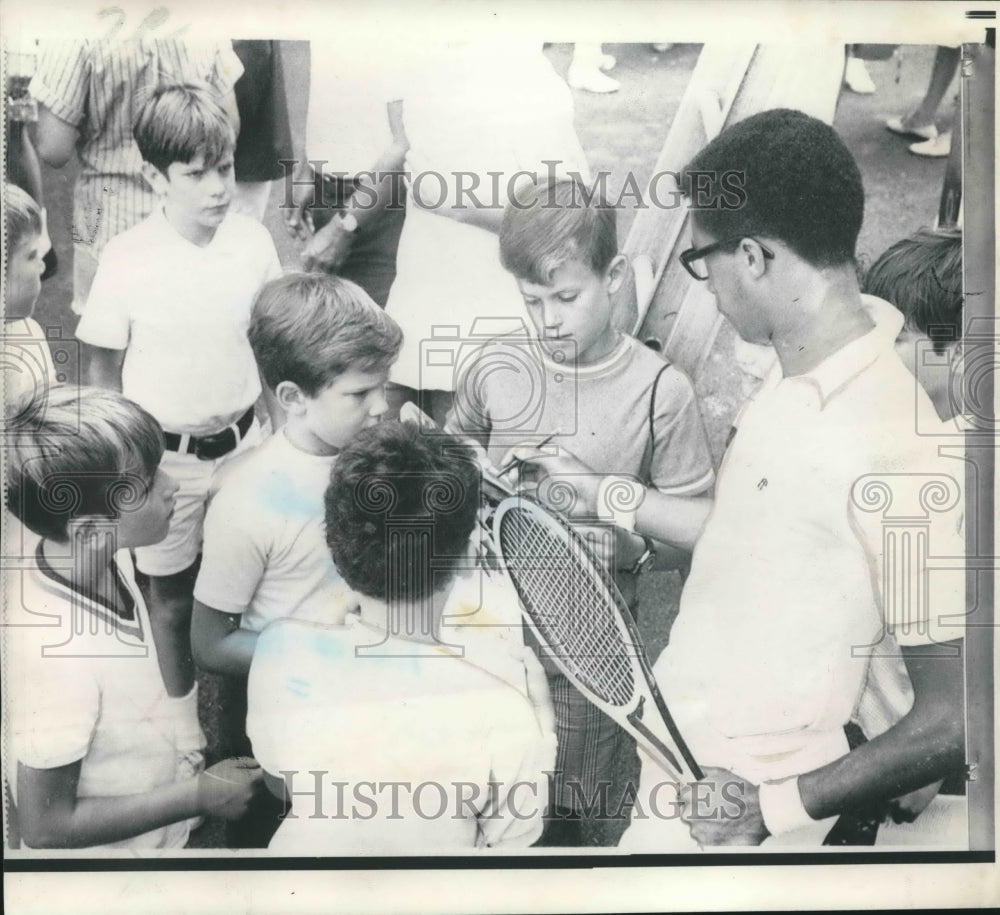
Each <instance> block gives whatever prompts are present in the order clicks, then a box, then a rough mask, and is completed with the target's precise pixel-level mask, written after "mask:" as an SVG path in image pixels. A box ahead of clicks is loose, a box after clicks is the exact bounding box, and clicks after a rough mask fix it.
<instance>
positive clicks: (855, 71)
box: [844, 45, 875, 95]
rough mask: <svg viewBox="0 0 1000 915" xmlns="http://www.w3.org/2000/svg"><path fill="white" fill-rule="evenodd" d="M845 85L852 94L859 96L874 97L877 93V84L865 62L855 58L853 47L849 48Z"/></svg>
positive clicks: (849, 46)
mask: <svg viewBox="0 0 1000 915" xmlns="http://www.w3.org/2000/svg"><path fill="white" fill-rule="evenodd" d="M844 84H845V85H846V86H847V88H848V89H850V90H851V92H854V93H857V94H858V95H872V94H874V92H875V83H874V81H873V80H872V77H871V74H870V73H869V72H868V68H867V67H866V66H865V62H864V61H863V60H862V59H861V58H860V57H855V56H854V49H853V46H851V45H848V46H847V63H846V66H845V67H844Z"/></svg>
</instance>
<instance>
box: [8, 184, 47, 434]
mask: <svg viewBox="0 0 1000 915" xmlns="http://www.w3.org/2000/svg"><path fill="white" fill-rule="evenodd" d="M4 204H5V206H4V210H5V213H4V217H5V218H4V221H5V223H6V228H7V234H6V248H7V266H6V270H5V274H4V315H3V318H4V329H3V379H4V388H3V390H4V407H5V415H9V416H11V417H14V416H16V415H17V413H19V412H20V411H21V410H22V409H24V405H25V403H26V402H28V401H32V400H33V399H34V398H35V397H36V396H37V394H38V393H39V392H40V391H43V390H44V389H45V388H47V387H48V386H49V385H50V384H52V383H54V382H55V380H56V377H55V375H56V372H55V367H54V366H53V364H52V354H51V352H50V351H49V344H48V342H47V341H46V339H45V332H44V331H43V330H42V328H41V327H40V326H39V325H38V322H37V321H36V320H35V319H34V318H32V314H33V313H34V311H35V302H36V301H37V300H38V294H39V293H40V292H41V289H42V273H43V272H44V271H45V263H44V260H43V259H44V257H45V248H46V237H45V229H44V226H43V223H42V211H41V210H40V209H39V206H38V204H37V203H36V202H35V201H34V200H33V199H32V198H31V197H30V196H29V195H28V194H27V193H26V192H25V191H23V190H21V188H19V187H18V186H17V185H15V184H7V185H5V186H4Z"/></svg>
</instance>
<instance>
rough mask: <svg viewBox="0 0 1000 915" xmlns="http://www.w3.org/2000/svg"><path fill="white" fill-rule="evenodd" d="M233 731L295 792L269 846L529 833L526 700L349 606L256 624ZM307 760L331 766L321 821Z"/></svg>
mask: <svg viewBox="0 0 1000 915" xmlns="http://www.w3.org/2000/svg"><path fill="white" fill-rule="evenodd" d="M375 646H378V650H377V652H376V653H375V654H366V653H365V652H366V651H368V650H370V649H371V648H373V647H375ZM247 734H248V735H249V736H250V740H251V742H252V744H253V751H254V756H255V758H257V759H258V760H259V761H260V763H261V765H262V766H263V767H264V769H265V771H267V772H269V773H271V774H273V775H279V774H280V773H286V774H285V775H284V777H285V779H286V784H287V782H288V779H289V777H291V779H292V789H293V791H295V792H296V794H294V795H293V798H292V812H293V814H295V816H294V818H291V817H290V818H286V820H285V821H284V823H283V824H282V826H281V827H280V828H279V829H278V832H277V834H276V835H275V837H274V839H272V841H271V844H270V846H269V849H270V851H271V852H272V853H280V854H292V855H294V854H305V855H338V854H347V855H364V854H382V855H387V854H389V855H391V854H400V855H409V854H424V855H425V854H429V853H435V852H438V853H440V852H443V851H448V850H451V851H456V852H457V851H461V850H463V849H464V850H471V849H473V848H476V847H483V846H490V847H527V846H529V845H531V843H532V842H534V841H535V839H537V838H538V836H539V834H540V832H541V814H542V812H543V811H544V809H545V805H546V799H547V782H546V777H545V775H544V773H543V771H542V769H543V765H544V763H542V760H543V759H544V758H545V750H544V741H543V738H542V734H541V731H540V729H539V726H538V723H537V721H536V719H535V715H534V711H533V709H532V707H531V704H530V702H529V701H528V700H527V699H526V698H525V697H524V696H523V695H522V694H520V693H519V692H518V691H516V690H515V689H513V688H512V687H511V686H509V685H507V684H506V683H504V682H503V681H502V680H499V679H497V678H496V677H494V676H492V675H491V674H488V673H486V672H485V671H483V670H481V669H480V668H478V667H476V666H474V665H472V664H470V663H468V662H467V661H466V660H464V659H463V658H461V657H458V656H457V655H455V654H453V653H451V652H449V651H448V650H446V649H443V648H435V647H434V646H429V645H424V644H420V643H415V642H410V641H407V640H404V639H400V638H397V637H395V636H388V637H387V636H386V633H385V632H384V631H379V630H376V629H373V628H369V627H367V626H366V625H365V624H363V623H362V622H361V621H360V620H359V619H358V618H357V617H356V616H354V615H350V616H348V617H347V619H346V620H345V623H344V625H342V626H316V625H313V624H310V623H306V622H303V621H299V620H282V621H279V622H277V623H274V624H272V625H271V626H269V627H268V628H267V629H266V630H265V631H264V632H263V633H262V634H261V636H260V639H259V640H258V643H257V650H256V652H255V654H254V659H253V664H252V666H251V669H250V680H249V687H248V714H247ZM312 771H319V772H322V773H331V775H330V776H326V775H324V778H323V779H322V784H321V786H320V797H319V803H320V805H321V812H322V814H323V817H322V818H317V817H315V816H314V813H315V804H316V802H317V799H316V797H314V796H310V795H309V792H310V791H311V790H312V789H313V788H314V785H315V782H314V776H313V775H312ZM287 773H290V775H289V774H287ZM332 773H335V775H332ZM491 782H492V783H493V785H494V786H495V787H493V788H492V789H491V788H490V787H489V786H490V783H491ZM394 786H395V787H394ZM421 786H422V787H421ZM491 791H492V793H493V799H492V800H491V798H490V793H491ZM459 792H461V796H462V797H463V798H466V799H468V803H465V804H462V803H460V802H459V801H458V800H457V798H458V797H459ZM442 805H444V806H443V807H442ZM439 811H440V812H439Z"/></svg>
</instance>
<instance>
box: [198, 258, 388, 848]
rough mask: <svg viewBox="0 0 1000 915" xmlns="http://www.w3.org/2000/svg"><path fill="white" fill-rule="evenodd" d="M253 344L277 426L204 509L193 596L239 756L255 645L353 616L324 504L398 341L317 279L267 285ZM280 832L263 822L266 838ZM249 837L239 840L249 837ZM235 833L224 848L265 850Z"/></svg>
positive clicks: (203, 662)
mask: <svg viewBox="0 0 1000 915" xmlns="http://www.w3.org/2000/svg"><path fill="white" fill-rule="evenodd" d="M249 338H250V343H251V345H252V346H253V351H254V355H255V356H256V359H257V364H258V366H259V367H260V372H261V374H262V375H263V378H264V381H265V383H266V384H267V386H268V388H269V389H270V390H271V392H272V394H273V396H274V399H275V401H276V402H277V403H278V404H279V405H280V407H281V409H282V410H283V412H284V414H285V416H286V417H287V418H286V421H285V425H284V427H283V428H282V429H281V430H279V431H278V432H277V433H276V434H275V435H274V436H272V437H271V439H269V440H268V441H267V442H266V443H265V444H263V445H262V446H261V447H260V448H259V449H257V450H256V451H255V452H254V453H253V454H251V455H248V456H247V458H246V459H245V460H244V461H242V462H241V463H240V464H239V465H238V466H236V467H234V468H233V470H232V471H231V473H230V474H229V476H228V477H227V478H226V479H225V480H224V481H223V483H222V485H221V487H220V489H219V492H218V493H217V494H216V496H215V497H214V498H213V500H212V504H211V507H210V508H209V510H208V515H207V517H206V520H205V546H204V551H203V556H202V564H201V569H200V571H199V573H198V580H197V583H196V585H195V592H194V593H195V609H194V617H193V623H192V646H193V649H194V654H195V659H196V661H197V662H198V664H199V666H201V667H202V668H204V669H205V670H207V671H210V672H212V673H216V674H224V675H228V676H229V677H230V678H231V682H229V683H228V684H227V687H228V688H227V689H226V690H225V692H226V693H227V695H226V696H225V698H224V708H223V711H222V715H223V728H224V730H225V731H226V732H227V733H226V734H225V735H224V739H227V740H228V743H229V747H228V749H229V750H230V751H231V752H241V753H242V752H247V751H249V744H248V742H247V739H246V735H245V733H244V727H245V724H246V706H245V703H246V676H247V673H248V671H249V670H250V661H251V660H252V658H253V653H254V646H255V644H256V642H257V635H258V633H259V632H260V631H261V629H263V628H264V626H266V625H267V624H268V623H269V622H271V621H272V620H276V619H283V618H285V617H295V618H297V619H309V620H314V621H317V622H322V623H340V622H343V619H344V616H345V614H346V613H347V611H348V610H349V609H351V608H352V607H353V606H354V602H353V600H352V595H351V589H350V588H349V587H348V586H347V585H346V584H345V583H344V581H343V579H342V578H341V576H340V573H339V572H338V571H337V568H336V566H335V565H334V563H333V560H332V559H331V558H330V551H329V550H328V549H327V547H326V540H325V535H324V531H323V493H324V491H325V490H326V487H327V484H328V483H329V481H330V471H331V469H332V467H333V464H334V461H335V460H336V456H337V454H338V453H339V452H340V450H341V449H342V448H343V447H344V446H345V445H347V444H348V443H349V442H350V441H351V440H352V439H353V438H354V436H355V435H356V434H357V433H358V432H359V431H360V430H361V429H363V428H365V427H366V426H370V425H372V424H373V423H375V422H377V420H378V417H379V416H380V415H381V414H382V413H384V412H385V410H386V402H385V393H384V386H385V382H386V379H387V377H388V373H389V367H390V365H391V364H392V363H393V361H395V359H396V356H397V354H398V353H399V347H400V344H401V342H402V334H401V332H400V330H399V328H398V327H397V326H396V323H395V322H394V321H393V320H392V318H390V317H389V316H388V315H387V314H386V313H385V312H384V311H383V310H382V309H381V308H379V307H378V306H377V305H376V304H375V303H374V302H373V301H372V300H371V299H370V298H369V297H368V294H367V293H365V292H364V291H363V290H362V289H361V288H360V287H359V286H356V285H355V284H354V283H352V282H350V281H349V280H343V279H339V278H337V277H334V276H327V275H322V274H290V275H288V276H284V277H282V278H281V279H278V280H274V281H272V282H271V283H269V284H268V285H267V286H265V287H264V289H263V290H262V291H261V293H260V295H259V296H258V298H257V302H256V303H255V305H254V309H253V316H252V318H251V321H250V330H249ZM276 826H277V822H276V821H274V820H273V819H272V822H271V825H270V832H273V830H274V828H276ZM249 828H250V827H249V826H248V830H249ZM270 832H268V830H267V828H266V826H264V825H261V832H259V833H257V838H256V839H255V838H253V837H252V836H251V835H249V834H248V833H247V832H245V831H243V830H242V829H241V828H240V826H239V824H233V827H232V829H231V830H230V833H231V844H232V843H237V844H239V845H240V846H241V847H245V843H250V847H256V845H266V844H267V842H266V841H265V839H268V838H270Z"/></svg>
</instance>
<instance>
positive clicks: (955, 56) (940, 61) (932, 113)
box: [885, 46, 962, 155]
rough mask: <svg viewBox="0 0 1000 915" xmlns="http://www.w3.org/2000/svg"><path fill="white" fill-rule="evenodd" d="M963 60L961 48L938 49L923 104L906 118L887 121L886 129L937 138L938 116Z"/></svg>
mask: <svg viewBox="0 0 1000 915" xmlns="http://www.w3.org/2000/svg"><path fill="white" fill-rule="evenodd" d="M961 59H962V49H961V48H946V47H943V46H941V47H938V49H937V53H936V54H935V55H934V67H933V69H932V70H931V79H930V83H929V84H928V86H927V92H925V93H924V97H923V99H921V101H920V104H919V105H917V107H916V108H915V109H914V110H913V111H911V112H910V113H909V114H908V115H905V116H904V117H901V118H900V117H895V118H889V120H888V121H886V122H885V126H886V127H888V128H889V130H891V131H892V132H893V133H900V134H912V135H913V136H917V137H923V139H924V140H935V139H937V136H938V131H937V126H936V125H935V123H934V120H935V118H936V117H937V111H938V108H939V107H940V106H941V101H942V99H943V98H944V96H945V93H946V92H947V91H948V87H949V86H950V85H951V81H952V80H953V79H954V77H955V73H956V72H957V71H958V64H959V61H960V60H961ZM919 154H920V153H919V152H918V155H919ZM937 154H938V155H947V154H948V153H947V151H945V152H944V153H937Z"/></svg>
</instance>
